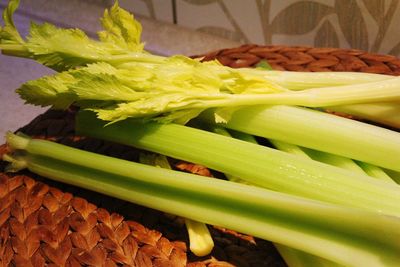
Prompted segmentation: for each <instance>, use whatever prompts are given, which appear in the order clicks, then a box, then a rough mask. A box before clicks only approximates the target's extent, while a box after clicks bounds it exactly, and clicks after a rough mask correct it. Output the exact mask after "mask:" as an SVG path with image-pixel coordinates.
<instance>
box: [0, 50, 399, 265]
mask: <svg viewBox="0 0 400 267" xmlns="http://www.w3.org/2000/svg"><path fill="white" fill-rule="evenodd" d="M202 57H204V59H203V60H211V59H218V60H219V61H221V63H223V64H225V65H228V66H231V67H252V66H254V65H256V64H257V63H258V62H259V61H260V60H263V59H266V60H267V61H268V62H269V64H270V65H271V66H272V67H273V68H274V69H285V70H291V71H362V72H373V73H385V74H390V75H400V60H399V59H398V58H396V57H393V56H385V55H375V54H369V53H366V52H362V51H359V50H344V49H336V48H321V49H317V48H311V47H286V46H258V45H244V46H241V47H238V48H232V49H223V50H219V51H215V52H212V53H209V54H207V55H202ZM74 114H75V110H73V109H71V110H67V111H54V110H49V111H47V112H46V113H44V114H42V115H40V116H38V117H37V118H35V119H34V120H33V121H32V122H31V123H29V124H28V125H26V126H24V127H22V128H21V129H20V131H22V132H24V133H26V134H29V135H32V136H35V137H38V138H46V139H50V140H54V141H56V142H60V143H63V144H65V145H69V146H73V147H77V148H80V149H85V150H88V151H94V152H97V153H101V154H105V155H109V156H113V157H119V158H123V159H127V160H132V161H137V160H138V155H139V151H138V150H137V149H134V148H131V147H127V146H123V145H118V144H113V143H110V142H105V141H100V140H96V139H92V138H82V137H77V136H75V133H74V127H73V125H74ZM5 150H6V146H4V145H3V146H0V154H2V153H4V152H5ZM4 167H5V163H4V162H0V267H1V266H10V265H11V266H192V267H193V266H196V267H197V266H199V267H200V266H205V267H206V266H207V267H223V266H232V265H233V266H239V267H242V266H243V267H256V266H257V267H262V266H286V265H285V263H284V262H283V260H282V258H281V257H280V255H279V254H278V253H277V251H276V249H275V248H274V246H273V245H272V244H271V243H270V242H267V241H264V240H260V239H256V238H253V237H251V236H246V235H242V234H239V233H236V232H234V231H230V230H228V229H221V228H217V227H213V226H209V228H210V231H211V233H212V235H213V238H214V241H215V244H216V245H215V248H214V250H213V251H212V253H211V254H210V255H209V256H207V257H203V258H199V257H196V256H194V255H193V254H191V253H190V252H189V251H188V249H187V248H188V237H187V233H186V230H185V227H184V224H183V221H182V219H181V218H179V217H176V216H173V215H170V214H165V213H162V212H159V211H156V210H152V209H148V208H145V207H142V206H138V205H135V204H132V203H128V202H125V201H121V200H118V199H115V198H111V197H108V196H105V195H101V194H98V193H96V192H92V191H88V190H85V189H81V188H77V187H74V186H70V185H66V184H62V183H58V182H55V181H51V180H48V179H45V178H43V177H40V176H37V175H35V174H32V173H30V172H28V171H23V172H20V173H17V174H13V175H10V174H5V173H3V170H4Z"/></svg>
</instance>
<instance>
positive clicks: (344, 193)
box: [76, 112, 400, 215]
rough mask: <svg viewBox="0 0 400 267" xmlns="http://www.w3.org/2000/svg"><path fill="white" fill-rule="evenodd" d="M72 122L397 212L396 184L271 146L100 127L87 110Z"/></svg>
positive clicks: (316, 195)
mask: <svg viewBox="0 0 400 267" xmlns="http://www.w3.org/2000/svg"><path fill="white" fill-rule="evenodd" d="M76 123H77V124H76V130H77V132H78V133H79V134H81V135H87V136H92V137H96V138H100V139H105V140H110V141H114V142H118V143H122V144H126V145H132V146H135V147H139V148H142V149H146V150H149V151H153V152H156V153H160V154H163V155H167V156H171V157H173V158H178V159H182V160H186V161H189V162H193V163H198V164H201V165H204V166H207V167H209V168H211V169H215V170H217V171H221V172H223V173H227V174H230V175H233V176H235V177H240V178H241V179H243V180H246V181H248V182H251V183H253V184H257V185H260V186H263V187H267V188H270V189H273V190H277V191H282V192H286V193H290V194H295V195H299V196H304V197H309V198H313V199H320V200H323V201H328V202H332V203H338V204H343V205H346V206H357V207H359V208H363V209H368V210H374V211H379V212H382V213H385V214H392V215H400V206H399V205H398V203H400V202H399V201H400V194H399V192H400V191H399V190H400V187H399V186H397V185H392V184H390V183H386V182H383V181H378V180H376V179H373V178H371V177H368V176H366V175H359V174H356V173H353V172H350V171H346V170H343V169H340V168H337V167H333V166H329V165H326V164H323V163H319V162H315V161H311V160H307V159H301V158H299V157H296V156H294V155H290V154H288V153H285V152H282V151H277V150H275V149H271V148H267V147H263V146H259V145H254V144H249V143H248V142H244V141H240V140H235V139H233V138H227V137H224V136H220V135H217V134H213V133H209V132H206V131H201V130H197V129H193V128H190V127H187V126H182V125H177V124H158V123H152V122H151V123H145V124H141V123H135V122H134V121H133V120H126V121H121V122H118V123H114V124H112V125H109V126H106V127H105V122H103V121H101V120H98V119H96V118H95V117H94V114H92V113H88V112H83V113H81V114H79V115H78V116H77V120H76ZM350 177H352V179H350Z"/></svg>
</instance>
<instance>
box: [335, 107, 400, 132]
mask: <svg viewBox="0 0 400 267" xmlns="http://www.w3.org/2000/svg"><path fill="white" fill-rule="evenodd" d="M328 110H331V111H337V112H343V113H346V114H350V115H353V116H356V117H358V118H361V119H366V120H369V121H373V122H377V123H380V124H383V125H387V126H390V127H393V128H396V129H400V105H399V103H398V102H397V103H396V102H394V103H391V102H389V103H367V104H354V105H343V106H334V107H329V108H328Z"/></svg>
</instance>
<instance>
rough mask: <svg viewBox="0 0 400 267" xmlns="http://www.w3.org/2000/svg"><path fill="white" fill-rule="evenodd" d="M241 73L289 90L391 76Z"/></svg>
mask: <svg viewBox="0 0 400 267" xmlns="http://www.w3.org/2000/svg"><path fill="white" fill-rule="evenodd" d="M241 71H242V72H245V73H246V72H247V73H251V74H253V75H259V76H262V77H264V78H265V79H267V80H271V81H273V82H275V83H277V84H279V85H280V86H282V87H284V88H287V89H289V90H296V91H297V90H304V89H310V88H319V87H332V86H343V85H351V84H362V83H370V82H378V81H383V80H387V79H391V78H393V76H389V75H382V74H373V73H360V72H300V71H278V70H262V69H261V70H260V69H254V68H252V69H247V68H243V69H241Z"/></svg>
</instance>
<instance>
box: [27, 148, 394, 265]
mask: <svg viewBox="0 0 400 267" xmlns="http://www.w3.org/2000/svg"><path fill="white" fill-rule="evenodd" d="M32 146H33V148H32ZM46 150H47V151H48V152H50V153H49V154H47V155H41V153H39V154H36V151H37V152H40V151H42V152H43V151H46ZM26 151H27V153H26V154H25V157H24V160H26V162H27V167H28V169H29V170H31V171H33V172H36V173H38V174H40V175H43V176H45V177H49V178H52V179H55V180H58V181H61V182H66V183H70V184H74V185H77V186H81V187H84V188H88V189H91V190H94V191H98V192H101V193H104V194H109V195H111V196H114V197H118V198H121V199H125V200H128V201H132V202H135V203H138V204H141V205H144V206H148V207H151V208H155V209H158V210H162V211H165V212H170V213H173V214H177V215H179V216H183V217H187V218H191V219H194V220H197V221H201V222H204V223H209V224H213V225H217V226H221V227H226V228H229V229H232V230H236V231H240V232H243V233H247V234H251V235H254V236H257V237H260V238H264V239H267V240H271V241H273V242H278V243H281V244H285V245H288V246H291V247H293V248H297V249H301V250H304V251H306V252H310V253H313V254H316V255H319V256H321V257H324V258H327V259H331V260H333V261H335V262H338V263H341V264H344V265H348V266H374V267H375V266H377V267H378V266H379V267H383V266H396V264H397V263H398V262H399V261H400V253H399V252H400V244H399V243H398V239H399V237H400V227H399V226H400V221H399V220H398V218H395V217H390V216H383V215H379V214H377V213H371V212H365V211H361V210H357V209H349V208H343V207H340V206H335V205H330V204H325V203H321V202H317V201H311V200H307V199H303V198H299V197H293V196H289V195H285V194H281V193H278V192H272V191H269V190H266V189H261V188H256V187H253V186H246V185H240V184H236V183H232V182H228V181H223V180H218V179H213V178H207V177H199V176H196V175H192V174H187V173H181V172H177V171H171V170H165V169H161V168H157V167H152V166H147V165H143V164H139V163H133V162H129V161H125V160H121V159H116V158H112V157H107V156H103V155H98V154H95V153H92V152H87V151H82V150H78V149H74V148H70V147H66V146H63V145H60V144H56V143H52V142H49V141H44V140H31V141H30V142H29V144H28V145H27V146H26ZM52 151H57V152H59V151H63V153H61V154H60V153H57V155H54V153H51V152H52ZM54 156H56V158H55V157H54Z"/></svg>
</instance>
